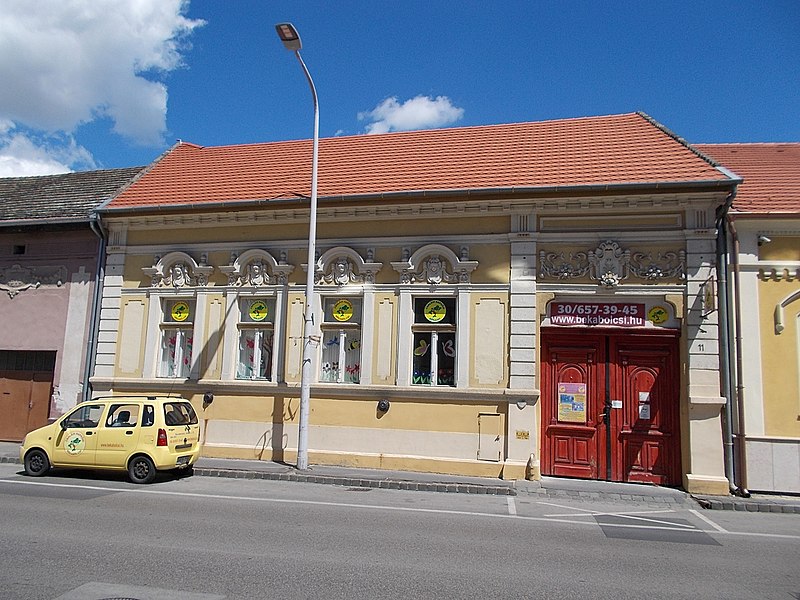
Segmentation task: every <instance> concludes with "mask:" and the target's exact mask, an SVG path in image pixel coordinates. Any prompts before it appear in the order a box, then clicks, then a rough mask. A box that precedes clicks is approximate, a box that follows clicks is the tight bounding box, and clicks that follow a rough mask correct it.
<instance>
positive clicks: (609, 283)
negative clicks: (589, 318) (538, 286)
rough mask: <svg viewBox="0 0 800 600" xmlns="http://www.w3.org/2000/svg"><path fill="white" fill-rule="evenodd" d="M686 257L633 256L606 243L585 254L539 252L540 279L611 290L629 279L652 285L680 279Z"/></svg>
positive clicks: (673, 254) (680, 253)
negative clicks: (585, 282)
mask: <svg viewBox="0 0 800 600" xmlns="http://www.w3.org/2000/svg"><path fill="white" fill-rule="evenodd" d="M685 265H686V253H685V252H684V251H683V250H679V251H677V252H664V253H659V254H657V255H655V256H653V254H652V253H645V252H634V253H632V252H631V251H630V250H628V249H624V248H622V247H621V246H620V245H619V244H618V243H617V242H614V241H612V240H606V241H605V242H603V243H601V244H600V245H599V246H598V247H597V248H594V249H592V250H589V251H587V252H575V253H570V254H566V253H564V252H561V253H556V252H546V251H544V250H542V251H540V252H539V275H540V277H542V278H548V277H549V278H554V279H562V280H563V279H574V278H579V277H589V278H590V279H592V280H594V281H597V282H598V283H599V284H600V285H601V286H603V287H605V288H610V289H613V288H615V287H617V286H618V285H619V284H620V283H621V282H622V281H624V280H626V279H628V278H629V277H630V276H631V275H633V276H635V277H637V278H639V279H644V280H646V281H650V282H655V281H658V280H661V279H682V278H683V277H684V273H685Z"/></svg>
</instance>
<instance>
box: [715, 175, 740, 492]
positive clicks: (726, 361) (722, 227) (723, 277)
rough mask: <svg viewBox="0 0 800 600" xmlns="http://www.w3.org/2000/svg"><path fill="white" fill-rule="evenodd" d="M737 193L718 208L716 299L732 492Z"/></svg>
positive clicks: (725, 443) (725, 445)
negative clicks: (731, 271)
mask: <svg viewBox="0 0 800 600" xmlns="http://www.w3.org/2000/svg"><path fill="white" fill-rule="evenodd" d="M735 197H736V188H734V190H733V191H732V192H731V193H730V194H729V195H728V198H727V199H726V200H725V204H723V205H722V206H720V207H718V208H717V219H716V228H717V279H718V280H719V289H718V290H717V303H718V304H719V342H720V352H719V357H720V366H719V370H720V380H721V381H720V383H721V389H720V392H721V393H722V396H723V398H725V412H724V414H723V416H724V418H723V433H722V436H723V439H722V443H723V449H724V458H725V477H726V478H727V480H728V486H729V487H730V490H731V493H733V494H735V493H736V483H735V478H734V468H733V466H734V457H733V425H732V421H733V409H732V406H731V401H732V393H731V365H730V318H729V306H728V227H727V219H728V211H729V210H730V208H731V205H732V204H733V200H734V198H735Z"/></svg>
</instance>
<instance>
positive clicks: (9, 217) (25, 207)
mask: <svg viewBox="0 0 800 600" xmlns="http://www.w3.org/2000/svg"><path fill="white" fill-rule="evenodd" d="M143 168H144V167H129V168H125V169H107V170H103V171H83V172H79V173H64V174H61V175H43V176H39V177H3V178H0V226H7V225H11V224H19V222H20V221H21V222H23V224H36V223H39V222H41V221H48V222H52V223H67V222H80V221H87V220H88V217H89V214H90V213H91V212H92V211H93V210H95V209H96V208H97V207H98V206H99V205H100V204H101V203H103V202H105V201H107V200H108V199H110V198H111V197H113V196H114V195H115V194H117V193H118V192H119V191H120V190H121V189H122V188H123V187H124V186H125V185H127V184H128V183H129V182H130V181H131V180H132V179H133V178H134V177H135V176H136V175H137V174H138V173H140V172H141V171H142V169H143Z"/></svg>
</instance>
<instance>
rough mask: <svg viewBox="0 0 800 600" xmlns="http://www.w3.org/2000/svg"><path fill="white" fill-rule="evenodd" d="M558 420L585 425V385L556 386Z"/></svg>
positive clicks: (560, 384) (564, 384) (566, 384)
mask: <svg viewBox="0 0 800 600" xmlns="http://www.w3.org/2000/svg"><path fill="white" fill-rule="evenodd" d="M558 420H559V421H563V422H565V423H586V384H585V383H559V384H558Z"/></svg>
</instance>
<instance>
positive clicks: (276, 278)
mask: <svg viewBox="0 0 800 600" xmlns="http://www.w3.org/2000/svg"><path fill="white" fill-rule="evenodd" d="M219 270H220V271H222V272H223V273H225V275H227V276H228V285H231V286H241V287H261V286H264V285H286V284H287V283H288V282H289V273H291V272H292V271H294V267H293V266H292V265H289V264H286V253H285V252H281V254H280V258H279V259H278V260H275V257H273V256H272V254H270V253H269V252H267V251H266V250H260V249H253V250H247V251H246V252H242V254H241V255H238V254H237V253H235V252H234V253H233V254H231V261H230V264H228V265H226V266H223V267H220V268H219Z"/></svg>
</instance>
